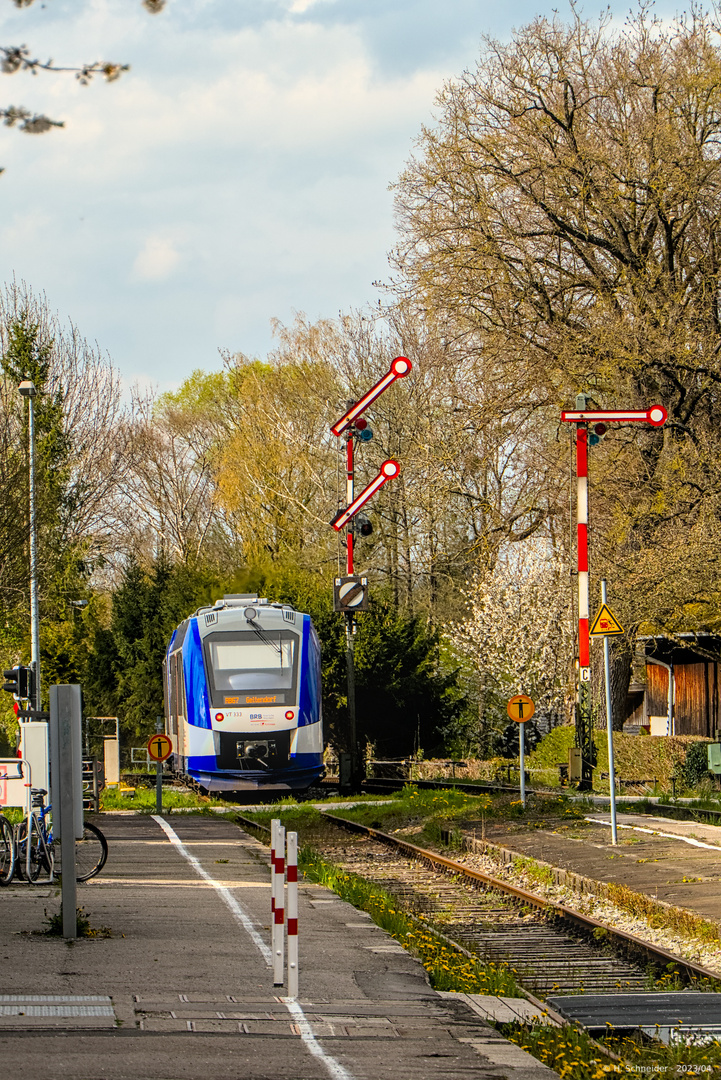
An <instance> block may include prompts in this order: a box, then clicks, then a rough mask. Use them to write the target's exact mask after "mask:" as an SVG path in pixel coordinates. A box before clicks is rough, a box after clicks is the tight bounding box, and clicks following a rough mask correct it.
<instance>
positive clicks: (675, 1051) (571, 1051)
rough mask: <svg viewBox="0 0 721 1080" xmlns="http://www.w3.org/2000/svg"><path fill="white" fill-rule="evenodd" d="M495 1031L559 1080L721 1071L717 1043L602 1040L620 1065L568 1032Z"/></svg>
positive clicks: (539, 1028)
mask: <svg viewBox="0 0 721 1080" xmlns="http://www.w3.org/2000/svg"><path fill="white" fill-rule="evenodd" d="M497 1026H498V1029H499V1031H501V1032H502V1034H503V1035H505V1037H506V1038H507V1039H508V1040H509V1041H510V1042H513V1043H515V1044H516V1045H517V1046H520V1047H522V1048H523V1049H524V1050H527V1051H528V1053H529V1054H533V1056H534V1057H535V1058H538V1060H539V1061H542V1062H543V1064H544V1065H548V1067H549V1068H551V1069H555V1070H556V1072H557V1073H558V1075H559V1076H560V1077H561V1080H603V1078H605V1077H609V1076H628V1077H632V1076H633V1077H636V1080H638V1077H639V1075H644V1074H645V1075H651V1076H663V1075H668V1076H677V1075H682V1074H683V1075H696V1076H703V1075H709V1074H712V1073H714V1074H715V1073H717V1072H718V1069H719V1066H721V1042H719V1041H718V1040H716V1039H715V1040H713V1042H711V1043H710V1044H709V1045H707V1046H694V1045H693V1043H692V1042H685V1041H681V1042H678V1043H674V1044H673V1045H671V1046H666V1045H665V1044H664V1043H662V1042H660V1041H656V1040H654V1041H650V1040H647V1039H645V1038H643V1037H642V1036H641V1035H640V1034H639V1035H638V1036H629V1037H626V1038H615V1037H613V1036H610V1037H605V1038H604V1039H602V1040H600V1041H601V1044H602V1045H607V1046H608V1048H609V1050H611V1051H612V1052H613V1053H614V1054H616V1055H617V1056H618V1057H621V1058H623V1061H621V1062H618V1061H615V1060H613V1059H611V1058H610V1057H606V1056H605V1055H603V1054H602V1053H601V1051H600V1050H599V1048H598V1045H596V1044H594V1042H592V1041H591V1039H590V1038H589V1036H588V1035H587V1034H586V1033H585V1032H583V1031H579V1030H577V1029H576V1028H573V1027H570V1026H568V1027H562V1028H554V1027H550V1026H548V1025H545V1024H541V1025H533V1026H530V1025H526V1024H500V1025H497Z"/></svg>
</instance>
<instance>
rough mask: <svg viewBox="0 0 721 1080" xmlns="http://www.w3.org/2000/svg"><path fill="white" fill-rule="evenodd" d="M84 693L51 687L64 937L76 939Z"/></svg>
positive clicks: (54, 803) (55, 824)
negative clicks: (77, 854)
mask: <svg viewBox="0 0 721 1080" xmlns="http://www.w3.org/2000/svg"><path fill="white" fill-rule="evenodd" d="M82 711H83V709H82V694H81V690H80V687H79V686H77V685H62V686H51V687H50V778H51V779H50V784H51V804H52V808H53V836H54V837H55V839H58V838H59V839H60V852H61V858H62V872H61V878H60V886H61V897H62V900H61V903H62V916H63V937H65V938H75V937H77V930H78V924H77V881H76V874H77V872H76V867H75V841H76V839H77V840H79V839H81V838H82V835H83V774H82Z"/></svg>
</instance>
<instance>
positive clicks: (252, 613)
mask: <svg viewBox="0 0 721 1080" xmlns="http://www.w3.org/2000/svg"><path fill="white" fill-rule="evenodd" d="M243 614H244V615H245V617H246V619H247V620H248V622H252V621H253V619H257V618H258V612H257V611H256V610H255V608H254V607H247V608H246V609H245V611H244V612H243Z"/></svg>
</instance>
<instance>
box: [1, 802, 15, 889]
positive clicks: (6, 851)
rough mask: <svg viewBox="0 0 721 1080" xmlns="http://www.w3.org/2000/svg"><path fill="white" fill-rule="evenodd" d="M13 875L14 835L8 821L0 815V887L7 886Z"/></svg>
mask: <svg viewBox="0 0 721 1080" xmlns="http://www.w3.org/2000/svg"><path fill="white" fill-rule="evenodd" d="M14 873H15V833H14V831H13V827H12V825H11V824H10V822H9V821H8V819H7V818H6V817H5V816H4V815H3V814H0V887H2V886H4V885H9V884H10V882H11V881H12V879H13V874H14Z"/></svg>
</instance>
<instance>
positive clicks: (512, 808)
mask: <svg viewBox="0 0 721 1080" xmlns="http://www.w3.org/2000/svg"><path fill="white" fill-rule="evenodd" d="M585 812H586V807H585V804H584V803H581V802H571V801H570V800H569V799H568V797H567V796H566V795H565V794H564V795H549V796H547V797H544V796H540V797H538V796H532V797H529V799H528V800H527V804H526V807H525V808H524V807H523V805H522V803H521V801H520V799H518V798H517V797H516V796H515V795H513V794H512V793H494V794H483V795H472V794H470V793H468V792H466V791H464V790H463V789H462V787H460V786H458V787H451V788H443V789H439V790H433V789H428V788H420V789H419V788H417V787H415V786H414V785H413V784H406V786H405V787H404V788H403V790H402V791H401V792H400V793H399V794H398V795H397V796H396V797H395V798H394V799H392V800H389V802H388V803H385V804H384V805H383V806H355V807H349V809H348V810H347V811H340V810H331V811H329V816H331V817H332V816H340V817H346V818H349V819H350V820H351V821H357V822H359V823H360V824H361V825H366V826H368V827H369V828H371V829H379V830H380V831H381V832H387V833H397V832H399V831H401V830H402V831H403V832H404V834H405V835H406V836H407V838H408V839H409V840H411V841H415V842H417V843H419V844H420V845H423V844H424V843H430V844H434V845H436V846H438V847H450V848H451V849H453V850H460V848H461V846H462V834H461V831H460V829H461V827H463V828H467V829H475V830H476V832H477V833H478V832H480V833H482V832H483V831H484V828H485V823H486V822H491V821H521V820H522V821H523V822H524V823H525V824H528V825H531V826H532V827H543V826H546V825H548V819H549V818H550V819H553V820H555V819H558V818H563V819H564V820H571V819H573V820H575V819H578V818H582V817H583V816H584V814H585ZM444 833H448V834H449V837H450V840H449V839H444V836H443V835H442V834H444Z"/></svg>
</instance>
